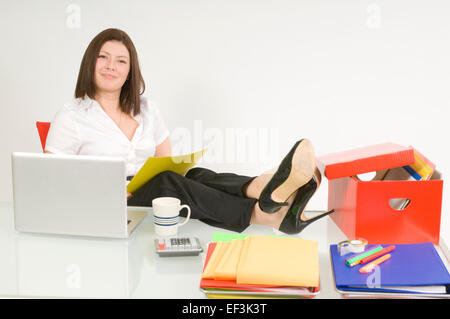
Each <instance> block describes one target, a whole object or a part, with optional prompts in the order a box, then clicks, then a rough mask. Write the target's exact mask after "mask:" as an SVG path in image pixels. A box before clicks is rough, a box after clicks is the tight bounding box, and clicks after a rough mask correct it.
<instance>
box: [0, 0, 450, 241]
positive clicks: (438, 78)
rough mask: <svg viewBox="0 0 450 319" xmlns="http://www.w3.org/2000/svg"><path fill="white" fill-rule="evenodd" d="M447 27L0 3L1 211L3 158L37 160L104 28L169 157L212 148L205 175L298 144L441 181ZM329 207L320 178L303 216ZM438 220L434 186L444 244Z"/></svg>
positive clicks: (192, 8)
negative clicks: (155, 112) (349, 152)
mask: <svg viewBox="0 0 450 319" xmlns="http://www.w3.org/2000/svg"><path fill="white" fill-rule="evenodd" d="M449 14H450V3H449V2H448V1H444V0H442V1H411V0H409V1H407V0H402V1H400V0H391V1H380V0H373V1H368V0H348V1H344V0H343V1H332V0H328V1H318V0H314V1H313V0H311V1H300V0H297V1H294V0H292V1H287V0H277V1H267V0H258V1H256V0H254V1H251V0H239V1H237V0H232V1H230V0H229V1H225V0H159V1H158V0H146V1H72V2H71V1H57V0H54V1H49V0H48V1H31V0H30V1H1V11H0V35H1V37H0V39H1V42H2V43H1V49H0V52H1V59H0V72H1V73H0V93H1V94H0V97H1V108H0V119H1V125H0V133H1V134H0V139H1V155H0V176H1V178H0V201H11V200H12V186H11V164H10V156H11V152H13V151H28V152H40V151H41V146H40V142H39V139H38V136H37V132H36V128H35V121H36V120H41V121H51V120H52V118H53V115H54V114H55V112H56V111H57V110H58V109H59V108H60V107H61V106H62V105H63V103H64V102H66V101H68V100H70V99H71V98H72V97H73V94H74V89H75V83H76V78H77V74H78V70H79V66H80V62H81V58H82V55H83V53H84V51H85V49H86V47H87V45H88V43H89V42H90V41H91V39H92V38H93V37H94V36H95V35H96V34H98V33H99V32H100V31H102V30H103V29H106V28H109V27H116V28H120V29H123V30H124V31H126V32H127V33H128V34H129V35H130V37H131V38H132V39H133V41H134V43H135V45H136V47H137V49H138V54H139V58H140V64H141V67H142V71H143V75H144V79H145V81H146V85H147V90H146V92H145V95H146V96H148V97H149V98H151V99H152V100H153V101H155V102H157V104H158V105H159V108H160V110H161V113H162V114H163V116H164V118H165V121H166V123H167V125H168V127H169V128H170V129H171V131H172V133H173V134H172V136H171V137H172V140H173V143H174V149H175V152H177V151H178V152H182V151H184V150H185V149H184V147H185V146H186V145H189V143H187V144H186V142H187V140H186V139H180V138H179V135H177V134H175V133H180V132H185V133H186V132H188V133H189V134H190V135H191V139H192V145H191V147H192V149H195V148H197V147H199V146H201V143H202V141H204V140H206V141H207V142H208V141H211V140H212V138H213V137H214V138H215V140H214V141H215V142H216V144H214V145H216V146H215V149H213V151H212V153H211V154H210V156H211V155H214V156H213V157H212V158H210V160H209V161H206V159H205V161H204V163H202V166H205V167H211V168H214V169H216V170H218V171H230V172H236V173H241V174H248V175H256V174H258V173H260V172H261V170H263V169H266V168H268V167H271V166H273V165H276V164H278V161H279V160H280V159H281V158H282V157H283V156H284V154H285V153H286V152H287V151H288V150H289V149H290V148H291V146H292V145H293V143H294V142H295V141H296V140H298V139H300V138H302V137H308V138H309V139H310V140H311V141H312V142H313V144H314V145H315V149H316V153H317V154H318V155H321V154H326V153H330V152H335V151H342V150H346V149H350V148H356V147H361V146H366V145H371V144H377V143H382V142H388V141H391V142H396V143H398V144H402V145H405V146H408V145H413V146H415V147H416V148H417V149H419V150H420V151H421V152H422V153H423V154H425V155H426V156H427V157H429V158H430V159H431V160H432V161H434V162H435V163H436V165H437V168H438V169H439V170H440V171H441V172H442V173H443V174H444V180H445V178H446V176H447V175H448V172H449V171H450V151H448V142H447V138H448V136H449V132H450V129H449V124H448V121H449V115H450V110H449V95H450V94H449V93H450V90H449V89H448V86H449V84H450V81H449V80H450V61H449V57H450V45H449V43H450V36H449V34H450V33H449V31H450V20H449V19H448V16H449ZM239 130H241V132H244V133H246V134H248V136H252V134H262V135H261V136H259V137H258V135H253V136H254V137H255V136H256V140H251V138H249V140H248V143H247V144H248V145H247V147H245V145H244V150H245V151H247V152H248V153H247V155H245V156H244V158H243V159H242V156H241V155H242V152H240V149H239V147H238V146H236V143H234V142H233V135H227V132H230V131H231V132H234V133H236V132H239ZM267 132H269V133H270V134H269V138H267V136H266V137H264V136H265V135H264V134H265V133H267ZM244 135H245V134H244ZM234 136H235V135H234ZM239 136H241V137H242V135H239ZM255 142H256V145H257V146H256V147H255ZM183 143H184V144H183ZM199 143H200V144H199ZM217 143H218V144H217ZM233 143H234V144H233ZM267 148H270V152H268V151H266V150H267ZM221 154H224V155H221ZM225 154H227V155H225ZM237 154H241V155H240V156H241V158H240V159H237V157H238V156H237ZM226 156H228V158H227V157H226ZM326 207H327V181H326V179H325V180H324V182H323V184H322V186H321V188H320V190H319V191H318V193H317V194H316V195H315V197H314V198H313V199H312V200H311V202H310V204H309V205H308V209H326ZM448 210H449V191H448V187H447V185H446V184H445V183H444V194H443V205H442V225H441V233H442V236H443V237H444V239H445V241H446V242H447V243H450V231H449V225H450V217H449V216H448ZM424 213H426V212H424Z"/></svg>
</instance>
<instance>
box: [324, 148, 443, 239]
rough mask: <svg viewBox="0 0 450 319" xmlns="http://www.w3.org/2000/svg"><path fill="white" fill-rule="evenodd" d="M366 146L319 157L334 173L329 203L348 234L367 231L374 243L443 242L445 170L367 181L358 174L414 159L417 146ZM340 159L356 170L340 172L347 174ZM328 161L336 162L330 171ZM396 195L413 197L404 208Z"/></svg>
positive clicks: (364, 235)
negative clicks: (418, 177)
mask: <svg viewBox="0 0 450 319" xmlns="http://www.w3.org/2000/svg"><path fill="white" fill-rule="evenodd" d="M361 150H362V151H361V152H358V149H356V150H351V151H348V152H340V153H334V154H329V155H325V156H322V157H318V158H317V163H318V165H319V167H320V168H321V170H322V172H323V173H324V175H325V176H326V177H327V178H328V209H334V210H335V212H334V213H333V214H331V215H330V217H331V218H332V220H333V221H334V222H335V223H336V225H337V226H338V227H339V228H340V229H341V230H342V231H343V232H344V233H345V235H346V236H347V237H348V238H356V237H363V238H365V239H367V240H368V241H369V243H370V242H376V243H379V244H384V243H386V244H388V243H392V242H395V243H398V244H408V243H420V242H433V243H434V244H439V237H440V223H441V206H442V190H443V181H442V180H441V179H440V174H439V173H438V172H435V173H434V175H433V177H432V178H431V180H428V181H396V180H386V181H385V180H372V181H361V180H359V179H358V178H356V177H355V176H354V175H357V174H362V173H366V172H368V171H370V167H374V169H373V170H382V169H388V168H394V167H399V166H404V165H408V164H411V163H413V162H414V151H413V149H412V148H405V147H403V146H400V145H396V144H393V143H385V144H378V145H374V146H369V147H365V148H362V149H361ZM371 158H373V159H374V160H373V162H371ZM359 163H361V166H359ZM340 164H341V167H342V169H343V170H344V169H345V173H346V174H351V175H349V176H346V177H338V178H337V177H336V176H339V175H342V174H343V170H340V169H339V167H340ZM328 165H332V167H333V170H332V171H331V172H332V174H329V175H327V167H328ZM371 165H372V166H371ZM330 167H331V166H330ZM349 167H350V169H349ZM396 198H402V199H409V200H410V203H409V204H408V205H407V206H406V208H404V209H402V210H397V209H394V208H392V207H391V205H390V203H389V202H390V200H391V199H396Z"/></svg>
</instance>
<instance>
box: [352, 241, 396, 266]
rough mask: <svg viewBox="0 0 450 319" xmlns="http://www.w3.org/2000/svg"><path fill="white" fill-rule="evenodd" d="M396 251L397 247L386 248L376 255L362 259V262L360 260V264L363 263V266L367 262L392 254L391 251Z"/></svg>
mask: <svg viewBox="0 0 450 319" xmlns="http://www.w3.org/2000/svg"><path fill="white" fill-rule="evenodd" d="M394 249H395V246H394V245H392V246H389V247H386V248H383V249H382V250H380V251H378V252H376V253H375V254H372V255H369V256H367V257H365V258H363V259H361V260H360V263H361V264H365V263H366V262H368V261H371V260H374V259H375V258H377V257H380V256H381V255H384V254H386V253H388V252H391V251H393V250H394Z"/></svg>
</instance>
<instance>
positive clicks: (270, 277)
mask: <svg viewBox="0 0 450 319" xmlns="http://www.w3.org/2000/svg"><path fill="white" fill-rule="evenodd" d="M245 241H246V243H244V247H243V251H242V253H241V257H240V260H239V265H238V268H237V276H236V283H237V284H262V285H279V286H303V287H318V286H319V248H318V247H319V246H318V242H317V241H313V240H306V239H301V238H292V237H269V236H249V237H247V238H246V239H245Z"/></svg>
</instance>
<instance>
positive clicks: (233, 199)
mask: <svg viewBox="0 0 450 319" xmlns="http://www.w3.org/2000/svg"><path fill="white" fill-rule="evenodd" d="M248 179H251V178H250V177H249V178H248ZM244 181H245V180H244V179H241V182H244ZM238 184H239V183H234V184H233V187H234V189H235V190H237V189H238V188H239V186H238ZM164 196H171V197H176V198H179V199H180V200H181V203H182V204H187V205H189V207H190V208H191V217H192V218H195V219H199V220H201V221H203V222H205V223H207V224H209V225H212V226H216V227H221V228H225V229H229V230H232V231H237V232H242V231H243V230H244V229H245V228H247V227H248V226H249V224H250V219H251V217H252V214H253V210H254V208H255V206H257V205H255V204H256V202H257V201H256V200H255V199H249V198H243V197H238V196H234V195H231V194H229V193H226V192H223V191H220V190H218V189H215V188H212V187H209V186H207V185H206V184H203V183H200V182H198V181H196V180H193V179H189V178H185V177H184V176H181V175H179V174H176V173H173V172H170V171H167V172H163V173H160V174H158V175H157V176H155V177H154V178H152V179H151V180H150V181H149V182H148V183H147V184H145V185H144V186H143V187H142V188H140V189H139V190H138V191H136V192H135V193H134V194H133V196H132V197H131V198H130V199H129V200H128V205H129V206H152V200H153V199H154V198H157V197H164ZM183 214H185V212H184V210H183V211H182V212H181V216H185V215H183Z"/></svg>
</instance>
